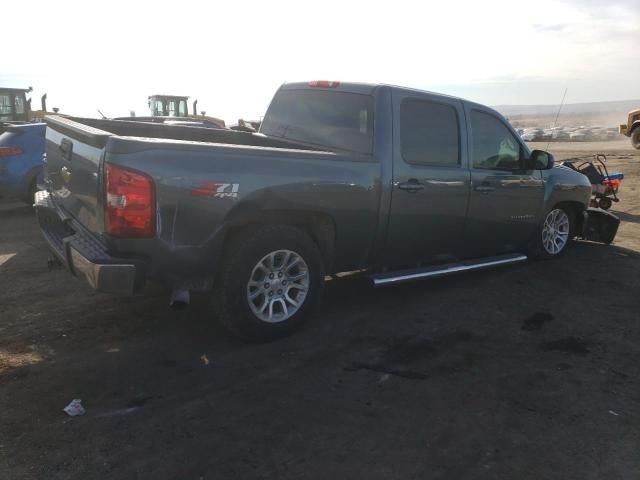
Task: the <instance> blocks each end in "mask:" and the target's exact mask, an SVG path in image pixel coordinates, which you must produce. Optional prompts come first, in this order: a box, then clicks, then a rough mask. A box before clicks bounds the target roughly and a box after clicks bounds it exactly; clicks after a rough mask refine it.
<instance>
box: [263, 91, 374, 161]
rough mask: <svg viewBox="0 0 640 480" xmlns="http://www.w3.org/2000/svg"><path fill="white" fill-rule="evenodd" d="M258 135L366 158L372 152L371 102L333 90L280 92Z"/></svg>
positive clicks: (366, 97)
mask: <svg viewBox="0 0 640 480" xmlns="http://www.w3.org/2000/svg"><path fill="white" fill-rule="evenodd" d="M260 132H261V133H264V134H265V135H269V136H271V137H280V138H286V139H289V140H293V141H297V142H302V143H307V144H310V145H318V146H321V147H328V148H329V149H332V150H342V151H347V152H353V153H359V154H365V155H369V154H371V153H372V151H373V98H372V97H371V96H370V95H360V94H357V93H346V92H336V91H335V90H333V91H328V90H281V91H279V92H278V93H277V94H276V96H275V97H274V99H273V101H272V102H271V106H270V107H269V111H268V112H267V115H266V116H265V119H264V121H263V122H262V126H261V128H260Z"/></svg>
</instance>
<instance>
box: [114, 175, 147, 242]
mask: <svg viewBox="0 0 640 480" xmlns="http://www.w3.org/2000/svg"><path fill="white" fill-rule="evenodd" d="M104 170H105V190H106V198H105V220H104V224H105V225H104V227H105V231H106V232H107V233H110V234H111V235H114V236H116V237H151V236H153V234H154V233H155V215H154V204H155V195H154V191H153V181H152V180H151V179H150V178H149V177H147V176H146V175H143V174H141V173H139V172H135V171H132V170H129V169H127V168H122V167H118V166H116V165H111V164H106V165H105V169H104Z"/></svg>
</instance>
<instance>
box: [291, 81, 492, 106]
mask: <svg viewBox="0 0 640 480" xmlns="http://www.w3.org/2000/svg"><path fill="white" fill-rule="evenodd" d="M311 83H312V82H292V83H285V84H283V85H282V86H281V87H280V89H281V90H301V89H314V88H318V87H315V86H313V85H310V84H311ZM332 83H335V84H337V86H335V87H325V88H331V89H332V90H337V91H340V92H349V93H359V94H363V95H370V94H372V93H373V91H374V90H375V89H376V88H379V87H388V88H391V89H393V90H402V91H405V92H419V93H428V94H429V95H435V96H438V97H443V98H449V99H456V100H460V101H463V102H467V103H473V102H469V101H468V100H465V99H463V98H460V97H455V96H453V95H446V94H444V93H438V92H432V91H429V90H421V89H419V88H408V87H401V86H398V85H391V84H386V83H360V82H339V81H336V82H332ZM478 105H480V104H478Z"/></svg>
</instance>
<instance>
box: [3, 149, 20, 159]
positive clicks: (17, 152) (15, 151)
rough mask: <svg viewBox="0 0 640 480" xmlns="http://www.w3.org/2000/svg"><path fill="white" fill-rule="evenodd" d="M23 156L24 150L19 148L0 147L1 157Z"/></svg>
mask: <svg viewBox="0 0 640 480" xmlns="http://www.w3.org/2000/svg"><path fill="white" fill-rule="evenodd" d="M14 155H22V149H21V148H18V147H0V157H13V156H14Z"/></svg>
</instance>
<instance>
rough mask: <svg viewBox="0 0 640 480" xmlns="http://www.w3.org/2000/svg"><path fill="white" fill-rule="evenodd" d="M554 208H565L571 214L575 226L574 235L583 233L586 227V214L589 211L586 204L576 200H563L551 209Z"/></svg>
mask: <svg viewBox="0 0 640 480" xmlns="http://www.w3.org/2000/svg"><path fill="white" fill-rule="evenodd" d="M554 208H563V209H564V210H566V211H567V213H569V215H570V216H571V218H570V220H571V222H572V226H573V232H572V233H573V234H574V235H576V234H577V233H578V232H581V231H582V227H583V226H584V212H585V211H586V210H587V208H586V207H585V206H584V204H582V203H581V202H578V201H576V200H562V201H560V202H557V203H555V204H554V205H553V206H552V207H551V209H554Z"/></svg>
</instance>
